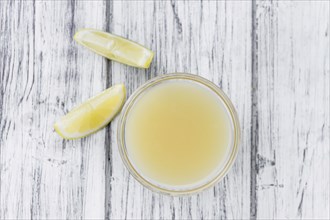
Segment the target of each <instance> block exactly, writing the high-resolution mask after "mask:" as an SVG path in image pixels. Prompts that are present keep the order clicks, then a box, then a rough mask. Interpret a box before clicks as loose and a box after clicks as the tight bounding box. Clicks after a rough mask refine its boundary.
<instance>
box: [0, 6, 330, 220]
mask: <svg viewBox="0 0 330 220" xmlns="http://www.w3.org/2000/svg"><path fill="white" fill-rule="evenodd" d="M329 4H330V3H329V1H292V2H289V1H177V2H174V1H171V2H170V1H166V2H164V1H154V2H153V1H125V2H121V1H75V0H72V1H68V2H66V1H12V2H11V1H1V2H0V31H1V32H0V73H1V74H0V92H1V93H0V177H1V182H0V219H12V218H17V219H29V218H33V219H80V218H83V219H92V218H93V219H103V218H111V219H202V218H203V219H249V218H253V219H254V218H258V219H273V218H275V219H285V218H290V219H300V218H304V219H329V218H330V213H329V211H330V208H329V205H330V190H329V184H330V180H329V171H330V170H329V166H330V164H329V158H330V150H329V136H330V134H329V132H330V128H329V124H330V123H329V113H330V109H329V104H330V103H329V99H330V94H329V93H330V92H329V86H330V85H329V83H330V68H329V59H330V58H329V47H330V45H329V39H330V38H329V31H330V27H329V10H330V9H329V7H330V5H329ZM85 27H89V28H96V29H101V30H105V31H109V32H111V33H115V34H117V35H121V36H124V37H126V38H129V39H132V40H134V41H137V42H139V43H141V44H143V45H145V46H147V47H148V48H151V49H152V50H153V51H154V52H155V58H154V60H153V62H152V65H151V67H150V68H149V69H147V70H143V69H137V68H133V67H128V66H125V65H122V64H119V63H116V62H111V61H109V60H107V59H105V58H103V57H101V56H98V55H96V54H94V53H92V52H91V51H89V50H87V49H85V48H83V47H82V46H80V45H78V44H77V43H75V42H74V41H73V39H72V37H73V35H74V33H75V32H76V31H77V30H78V29H80V28H85ZM171 72H190V73H195V74H198V75H201V76H203V77H205V78H207V79H209V80H211V81H213V82H214V83H216V84H217V85H218V86H219V87H221V88H222V89H223V91H224V92H225V93H226V94H227V95H228V96H229V97H230V98H231V100H232V101H233V103H234V105H235V107H236V109H237V112H238V115H239V119H240V123H241V131H242V140H241V146H240V147H241V148H240V151H239V154H238V157H237V160H236V162H235V165H234V166H233V168H232V169H231V171H230V172H229V173H228V175H227V176H226V177H225V178H224V179H223V180H222V181H221V182H220V183H218V184H217V185H216V186H215V187H213V188H211V189H209V190H206V191H204V192H202V193H199V194H197V195H192V196H185V197H170V196H165V195H159V194H157V193H152V192H151V191H149V190H147V189H146V188H144V187H142V186H141V185H140V184H139V183H138V182H137V181H136V180H135V179H134V178H133V177H132V176H131V175H130V174H129V173H128V171H127V169H126V168H125V167H124V165H123V163H122V161H121V158H120V156H119V153H118V148H117V140H116V127H117V121H118V118H116V119H115V120H114V121H113V122H112V123H111V125H110V126H107V127H106V128H105V129H102V130H100V131H99V132H97V133H96V134H93V135H91V136H89V137H86V138H84V139H81V140H75V141H65V140H63V139H61V138H60V137H59V136H58V135H57V134H56V133H55V132H54V130H53V123H54V122H55V121H56V120H57V119H58V118H59V117H61V116H62V115H63V114H65V113H67V112H68V111H69V110H70V109H71V108H72V107H74V106H75V105H77V104H78V103H81V102H83V101H84V100H86V99H87V98H89V97H91V96H93V95H95V94H97V93H98V92H100V91H102V90H104V89H106V88H107V87H110V86H111V85H113V84H116V83H125V84H126V86H127V89H128V96H129V95H130V94H131V93H132V92H133V91H134V90H135V89H136V88H138V87H139V86H140V85H142V84H143V83H144V82H146V81H147V80H149V79H151V78H153V77H155V76H157V75H162V74H165V73H171Z"/></svg>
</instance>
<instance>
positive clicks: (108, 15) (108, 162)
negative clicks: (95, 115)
mask: <svg viewBox="0 0 330 220" xmlns="http://www.w3.org/2000/svg"><path fill="white" fill-rule="evenodd" d="M112 10H113V4H112V1H106V3H105V19H106V20H105V31H106V32H111V29H112V27H111V25H112ZM105 74H106V76H105V77H106V78H105V79H106V88H109V87H110V86H111V85H112V69H111V61H110V60H108V59H106V64H105ZM104 148H105V186H104V187H105V200H104V203H105V204H104V206H105V207H104V211H105V213H104V219H110V217H111V193H112V187H111V176H112V159H111V158H112V146H111V124H110V125H108V126H106V128H105V141H104Z"/></svg>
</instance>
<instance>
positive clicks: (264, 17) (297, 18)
mask: <svg viewBox="0 0 330 220" xmlns="http://www.w3.org/2000/svg"><path fill="white" fill-rule="evenodd" d="M256 3H257V4H256V11H255V12H256V19H255V38H256V41H255V59H254V61H255V71H254V77H255V80H257V82H258V86H257V88H256V90H257V92H256V94H257V96H256V100H257V105H256V107H255V108H256V109H257V115H256V117H257V118H258V119H257V120H258V126H257V127H254V129H255V132H257V133H258V142H257V145H256V169H255V171H256V176H255V178H256V213H255V214H256V216H257V217H258V218H260V219H265V218H275V219H286V218H289V219H300V218H304V219H329V218H330V213H329V212H330V210H329V209H330V203H329V199H330V194H329V193H330V181H329V178H330V177H329V175H330V173H329V172H330V171H329V168H330V161H329V158H330V146H329V144H330V143H329V136H330V130H329V114H330V111H329V105H330V101H329V99H330V94H329V93H330V87H329V80H330V69H329V60H330V57H329V50H330V44H329V40H330V38H329V25H330V24H329V22H330V18H329V11H330V3H329V1H311V2H309V1H300V2H299V1H294V2H287V1H278V2H261V1H257V2H256Z"/></svg>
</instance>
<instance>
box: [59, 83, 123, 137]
mask: <svg viewBox="0 0 330 220" xmlns="http://www.w3.org/2000/svg"><path fill="white" fill-rule="evenodd" d="M125 99H126V88H125V86H124V85H123V84H118V85H115V86H112V87H111V88H109V89H107V90H105V91H103V92H102V93H100V94H99V95H97V96H95V97H93V98H91V99H89V100H87V101H86V102H84V103H82V104H81V105H79V106H78V107H76V108H74V109H73V110H72V111H70V112H69V113H68V114H67V115H65V116H63V117H62V118H61V119H60V120H59V121H57V122H56V123H55V125H54V128H55V130H56V132H57V133H58V134H59V135H60V136H61V137H63V138H65V139H74V138H81V137H84V136H86V135H88V134H91V133H93V132H95V131H97V130H99V129H100V128H102V127H104V126H105V125H107V124H108V123H109V122H110V121H111V119H112V118H113V117H114V116H115V115H116V114H117V113H118V112H119V110H120V109H121V107H122V105H123V104H124V102H125Z"/></svg>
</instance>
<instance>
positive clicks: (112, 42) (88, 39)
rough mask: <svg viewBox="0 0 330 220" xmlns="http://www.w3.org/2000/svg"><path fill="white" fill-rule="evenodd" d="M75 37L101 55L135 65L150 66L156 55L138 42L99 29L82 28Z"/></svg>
mask: <svg viewBox="0 0 330 220" xmlns="http://www.w3.org/2000/svg"><path fill="white" fill-rule="evenodd" d="M74 39H75V40H76V41H77V42H78V43H80V44H82V45H83V46H85V47H87V48H89V49H90V50H92V51H94V52H95V53H97V54H99V55H102V56H104V57H106V58H108V59H111V60H115V61H117V62H120V63H124V64H127V65H130V66H134V67H140V68H148V67H149V66H150V63H151V61H152V58H153V56H154V53H153V52H152V51H151V50H149V49H147V48H145V47H143V46H141V45H140V44H138V43H135V42H133V41H130V40H127V39H125V38H123V37H119V36H116V35H113V34H110V33H107V32H103V31H99V30H94V29H82V30H80V31H78V32H77V33H76V34H75V35H74Z"/></svg>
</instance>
